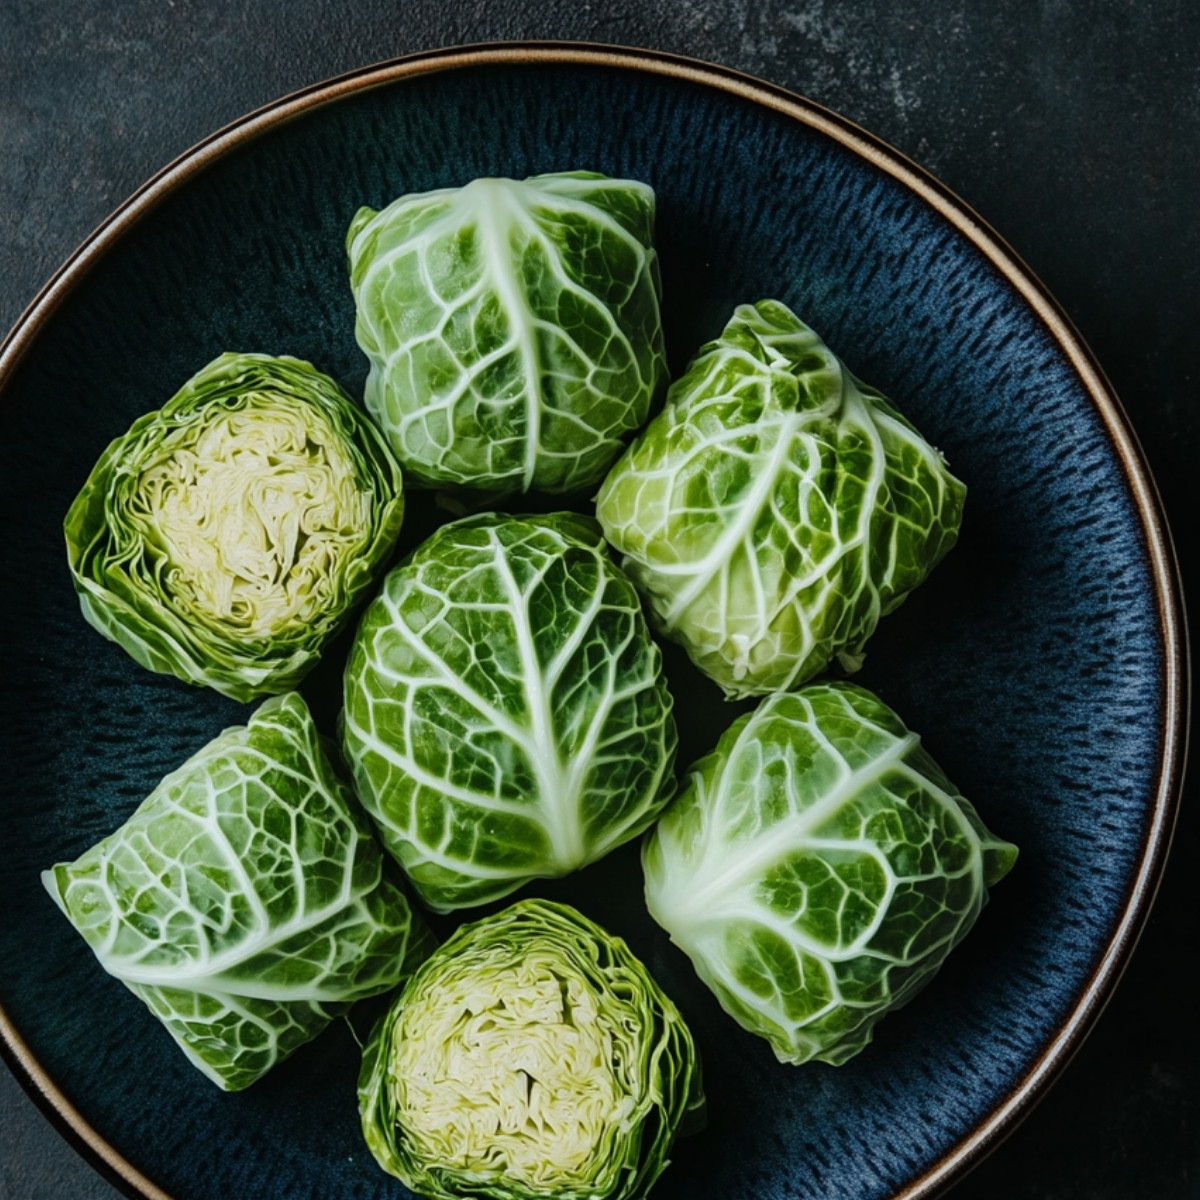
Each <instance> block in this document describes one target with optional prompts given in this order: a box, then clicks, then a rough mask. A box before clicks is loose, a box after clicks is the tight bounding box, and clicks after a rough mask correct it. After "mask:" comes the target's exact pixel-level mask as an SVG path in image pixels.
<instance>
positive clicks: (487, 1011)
mask: <svg viewBox="0 0 1200 1200" xmlns="http://www.w3.org/2000/svg"><path fill="white" fill-rule="evenodd" d="M703 1104H704V1097H703V1091H702V1088H701V1083H700V1071H699V1066H698V1063H697V1058H696V1050H695V1046H694V1044H693V1041H692V1037H691V1034H690V1033H689V1032H688V1029H687V1026H686V1025H685V1024H684V1022H683V1018H682V1017H681V1016H680V1015H679V1012H678V1010H677V1009H676V1008H675V1005H674V1004H672V1003H671V1001H670V1000H669V999H668V998H667V996H666V995H665V994H664V993H663V991H662V990H661V989H660V988H659V986H658V985H657V984H656V983H655V981H654V979H653V978H652V977H651V976H650V974H649V972H648V971H647V970H646V968H645V967H644V966H643V965H642V964H641V962H639V961H638V959H636V958H635V957H634V956H633V954H632V953H630V951H629V948H628V947H627V946H626V945H625V943H624V942H623V941H622V940H621V939H620V938H617V937H613V936H612V935H611V934H608V933H606V932H605V931H604V930H603V929H601V928H600V927H599V926H598V925H596V924H594V923H593V922H592V921H589V920H588V919H587V918H586V917H584V916H582V915H581V914H579V913H578V912H576V911H575V910H574V909H572V908H569V907H567V906H566V905H563V904H554V903H551V902H549V901H545V900H524V901H520V902H519V903H517V904H514V905H512V906H511V907H510V908H507V909H505V910H504V911H502V912H500V913H498V914H496V915H494V916H490V917H485V918H484V919H483V920H480V921H477V922H475V923H473V924H470V925H464V926H462V927H461V928H460V929H459V930H458V932H457V933H455V934H454V935H453V936H452V937H451V938H450V939H449V940H448V941H447V942H446V943H445V944H444V945H443V946H442V947H441V948H440V949H439V950H437V951H436V952H435V953H434V954H433V956H432V957H430V958H429V959H428V960H427V961H426V962H425V963H424V965H423V966H422V967H421V968H420V969H419V970H418V971H417V973H416V974H415V975H414V976H413V978H412V979H411V980H410V981H409V983H408V984H407V985H406V986H405V988H404V990H403V991H402V992H401V993H400V995H399V996H398V997H397V998H396V1000H395V1001H394V1003H393V1005H392V1008H391V1011H390V1012H388V1013H387V1014H386V1016H384V1017H383V1018H382V1020H380V1021H379V1023H378V1024H377V1025H376V1027H375V1029H374V1031H373V1032H372V1034H371V1037H370V1040H369V1041H368V1043H367V1047H366V1050H365V1052H364V1056H363V1066H362V1073H361V1075H360V1077H359V1107H360V1110H361V1113H362V1122H363V1132H364V1133H365V1135H366V1139H367V1144H368V1145H369V1146H370V1148H371V1152H372V1153H373V1154H374V1155H375V1157H376V1159H378V1161H379V1163H380V1165H381V1166H382V1167H383V1168H384V1169H385V1170H386V1171H389V1172H391V1173H392V1174H393V1175H396V1176H398V1177H399V1178H400V1179H402V1180H403V1181H404V1182H405V1183H406V1184H407V1185H408V1186H409V1187H410V1188H412V1189H413V1191H415V1192H417V1193H418V1194H419V1195H421V1196H428V1197H430V1198H431V1200H458V1198H460V1197H461V1198H480V1200H484V1198H487V1200H533V1198H535V1197H554V1198H555V1200H635V1198H637V1197H642V1196H644V1195H645V1194H646V1191H647V1189H648V1188H649V1187H650V1185H651V1184H652V1183H653V1182H654V1180H655V1179H657V1178H658V1176H659V1175H660V1174H661V1173H662V1171H663V1170H664V1168H665V1167H666V1166H667V1155H668V1153H669V1151H670V1148H671V1143H672V1142H673V1141H674V1139H675V1137H676V1134H677V1133H680V1132H690V1131H691V1128H694V1127H695V1126H698V1125H699V1124H700V1123H702V1121H703Z"/></svg>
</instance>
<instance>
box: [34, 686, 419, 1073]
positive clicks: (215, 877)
mask: <svg viewBox="0 0 1200 1200" xmlns="http://www.w3.org/2000/svg"><path fill="white" fill-rule="evenodd" d="M383 864H384V859H383V854H382V851H381V850H380V848H379V845H378V843H377V842H376V841H375V838H374V835H373V833H372V830H371V826H370V822H369V821H368V820H367V818H366V816H365V815H364V814H363V813H362V811H361V809H360V808H359V807H358V804H357V802H356V801H355V800H354V797H353V795H352V794H351V792H350V789H349V788H348V787H347V786H346V785H345V784H344V783H342V781H341V780H339V779H338V778H337V776H336V775H335V774H334V772H333V769H332V767H331V766H330V763H329V759H328V756H327V754H326V751H325V747H324V745H323V744H322V741H321V739H320V737H319V735H318V733H317V730H316V727H315V725H314V724H313V720H312V717H311V716H310V714H309V711H308V707H307V705H306V704H305V703H304V700H303V699H302V698H301V697H300V695H299V694H298V693H296V692H290V693H288V694H286V695H282V696H276V697H272V698H271V699H270V700H267V701H265V702H264V703H263V704H262V705H261V706H260V707H259V708H258V709H257V711H256V712H255V713H254V714H253V715H252V716H251V718H250V720H249V722H248V723H247V724H246V725H245V726H237V727H234V728H231V729H227V730H226V731H225V732H224V733H222V734H220V735H219V736H218V737H217V738H215V739H214V740H213V741H212V742H210V743H209V744H208V745H207V746H205V747H204V749H202V750H200V751H199V752H198V753H197V754H195V755H193V757H192V758H190V759H188V761H187V762H186V763H184V764H183V766H181V767H180V768H179V769H178V770H176V771H173V772H172V773H171V774H170V775H168V776H166V778H165V779H163V781H162V782H161V783H160V784H159V785H158V787H157V788H155V789H154V791H153V792H151V794H150V795H149V796H148V797H147V798H146V799H145V801H143V803H142V804H141V806H140V807H139V808H138V809H137V811H136V812H134V814H133V815H132V816H131V817H130V818H129V820H128V821H126V822H125V824H124V825H122V826H121V828H120V829H118V830H117V831H116V832H115V833H113V834H111V835H110V836H109V837H107V838H105V839H104V840H103V841H101V842H99V843H97V844H96V845H95V846H93V847H92V848H91V849H90V850H88V851H87V852H86V853H84V854H83V855H81V856H80V857H79V858H78V859H76V860H75V861H74V862H71V863H59V864H58V865H57V866H55V867H54V868H53V869H52V870H50V871H47V872H45V873H44V875H43V881H44V882H45V884H46V888H47V890H48V891H49V892H50V894H51V896H52V897H53V898H54V900H55V902H56V903H57V904H58V905H59V907H60V908H61V909H62V911H63V912H64V913H65V914H66V916H67V917H68V919H69V920H70V921H71V923H72V924H73V925H74V926H75V928H76V929H78V931H79V932H80V933H81V934H82V935H83V937H84V938H85V939H86V941H87V943H88V945H89V946H91V948H92V950H93V951H94V952H95V955H96V957H97V958H98V959H99V961H100V964H101V965H102V966H103V967H104V969H105V970H106V971H107V972H108V973H109V974H110V975H113V976H115V977H116V978H117V979H119V980H120V981H121V982H122V983H124V984H125V985H126V987H128V988H129V989H130V990H131V991H132V992H133V993H134V994H135V995H136V996H138V997H140V998H141V999H142V1000H143V1001H144V1002H145V1003H146V1006H147V1007H148V1008H149V1009H150V1011H151V1012H152V1013H154V1015H155V1016H156V1017H158V1019H159V1020H160V1021H161V1022H162V1023H163V1025H164V1026H165V1027H166V1029H167V1031H168V1032H169V1033H170V1035H171V1036H172V1037H173V1038H174V1039H175V1041H176V1042H177V1043H178V1044H179V1046H180V1048H181V1049H182V1050H183V1051H184V1053H185V1054H186V1055H187V1056H188V1058H189V1059H190V1060H191V1061H192V1062H193V1063H194V1064H195V1065H196V1066H197V1067H198V1068H199V1069H200V1070H201V1071H202V1072H203V1073H204V1074H205V1075H207V1076H208V1077H209V1078H210V1079H212V1080H213V1081H214V1082H215V1083H217V1084H218V1085H219V1086H220V1087H221V1088H224V1089H225V1090H227V1091H236V1090H239V1089H241V1088H244V1087H248V1086H249V1085H250V1084H251V1083H253V1082H254V1081H255V1080H256V1079H258V1078H259V1077H260V1076H262V1075H263V1074H264V1073H265V1072H266V1071H268V1070H270V1068H271V1067H272V1066H274V1065H275V1064H276V1063H277V1062H280V1061H281V1060H282V1059H284V1058H286V1057H287V1056H288V1055H289V1054H290V1053H292V1051H294V1050H295V1049H296V1048H297V1047H298V1046H300V1045H302V1044H303V1043H304V1042H307V1041H308V1040H309V1039H311V1038H313V1037H315V1036H316V1035H317V1034H318V1033H319V1032H320V1031H321V1030H322V1029H323V1028H324V1027H325V1026H326V1025H327V1024H328V1023H329V1022H330V1021H331V1020H332V1019H333V1018H334V1017H336V1016H338V1015H339V1014H341V1013H343V1012H345V1011H346V1010H347V1009H348V1008H349V1006H350V1005H351V1004H352V1003H353V1002H354V1001H355V1000H359V999H361V998H363V997H365V996H372V995H375V994H376V993H379V992H384V991H387V990H389V989H390V988H393V987H395V986H396V985H397V984H398V983H399V982H400V981H401V980H403V979H406V978H407V977H408V975H409V974H410V973H411V971H412V970H413V968H414V967H415V966H416V965H417V963H419V962H420V961H421V960H422V959H423V958H424V957H425V956H426V955H427V954H428V953H429V952H430V951H431V950H432V949H433V939H432V935H431V934H430V933H429V932H428V930H427V929H426V928H425V926H424V925H423V923H422V922H421V921H420V920H419V918H417V917H416V916H415V915H414V913H413V911H412V908H411V907H410V905H409V903H408V900H407V899H406V898H405V896H404V894H403V892H402V891H401V890H400V889H399V887H398V886H397V885H396V884H395V883H393V882H392V881H390V880H389V879H387V878H385V876H384V874H383Z"/></svg>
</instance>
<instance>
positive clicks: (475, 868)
mask: <svg viewBox="0 0 1200 1200" xmlns="http://www.w3.org/2000/svg"><path fill="white" fill-rule="evenodd" d="M344 701H345V704H344V708H343V712H342V720H341V726H342V745H343V750H344V752H345V757H346V760H347V761H348V762H349V764H350V767H351V770H352V772H353V777H354V783H355V788H356V790H357V792H358V795H359V797H360V798H361V799H362V801H363V804H364V805H365V806H366V808H367V811H368V812H369V813H370V814H371V816H372V817H373V818H374V819H375V821H376V823H377V825H378V827H379V831H380V834H381V836H382V838H383V842H384V845H385V846H387V848H388V849H389V850H391V852H392V853H393V854H394V855H395V857H396V858H397V859H398V860H399V862H400V863H401V865H402V866H403V867H404V869H405V871H406V872H407V873H408V875H409V878H410V879H411V880H412V883H413V885H414V887H415V888H416V889H417V891H418V892H419V893H420V895H421V898H422V899H423V900H424V901H425V902H426V903H427V904H428V905H430V907H432V908H434V909H435V910H437V911H439V912H446V911H449V910H450V909H455V908H463V907H467V906H470V905H474V904H482V903H484V902H486V901H489V900H495V899H499V898H500V897H502V896H505V895H507V894H509V893H510V892H512V891H513V890H515V889H516V888H518V887H520V886H521V885H522V884H523V883H525V882H527V881H528V880H530V879H534V878H539V877H554V876H559V875H565V874H567V873H568V872H570V871H574V870H575V869H576V868H578V867H582V866H584V865H585V864H587V863H590V862H594V861H595V860H596V859H598V858H600V857H602V856H603V855H605V854H607V853H608V852H609V851H610V850H612V849H614V848H615V847H616V846H619V845H620V844H621V843H623V842H626V841H628V840H629V839H630V838H633V837H635V836H636V835H637V834H639V833H641V832H642V831H643V830H644V829H645V828H646V827H647V826H648V825H650V823H651V822H652V821H653V820H654V818H655V817H656V816H657V815H658V813H659V812H660V811H661V809H662V807H663V805H664V804H666V802H667V800H668V799H669V798H670V796H671V794H672V792H673V790H674V777H673V774H672V771H673V765H674V757H675V747H676V730H675V722H674V717H673V715H672V702H671V696H670V693H669V692H668V691H667V686H666V682H665V680H664V679H663V677H662V671H661V655H660V652H659V649H658V647H657V646H656V645H655V643H654V641H653V639H652V638H651V636H650V631H649V628H648V626H647V625H646V621H645V618H644V617H643V615H642V610H641V606H640V603H639V600H638V596H637V592H636V591H635V590H634V588H633V585H632V584H631V583H630V582H629V580H628V579H626V578H625V576H624V575H623V574H622V573H621V572H620V570H619V569H618V568H617V567H616V566H615V564H614V563H613V562H612V560H611V558H610V556H609V553H608V549H607V547H606V546H605V544H604V540H603V538H602V537H601V536H600V532H599V530H598V529H597V527H596V525H595V522H594V521H591V520H589V519H588V518H586V517H581V516H576V515H574V514H571V513H556V514H552V515H549V516H534V517H511V516H499V515H495V514H483V515H477V516H473V517H468V518H465V519H463V520H460V521H456V522H454V523H452V524H449V525H446V526H443V527H442V528H441V529H440V530H438V531H437V532H436V533H435V534H434V535H433V536H432V537H431V538H429V539H428V540H427V541H425V542H424V543H423V544H422V545H421V546H420V547H418V548H417V550H416V551H415V552H414V553H413V555H412V556H411V557H410V558H409V559H408V560H407V561H406V562H405V563H402V564H401V565H400V566H399V567H396V568H395V569H394V570H393V571H392V572H391V573H390V574H389V575H388V577H387V579H386V580H385V581H384V585H383V588H382V589H381V592H380V595H379V596H377V597H376V599H375V600H374V601H373V602H372V603H371V605H370V606H369V607H368V608H367V611H366V612H365V613H364V615H363V619H362V622H361V624H360V626H359V629H358V633H357V635H356V637H355V641H354V645H353V647H352V649H351V652H350V657H349V661H348V663H347V666H346V673H345V683H344Z"/></svg>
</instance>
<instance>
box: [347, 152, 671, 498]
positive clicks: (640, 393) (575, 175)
mask: <svg viewBox="0 0 1200 1200" xmlns="http://www.w3.org/2000/svg"><path fill="white" fill-rule="evenodd" d="M653 235H654V192H653V191H652V190H651V189H650V188H649V187H647V186H646V185H645V184H644V183H638V182H636V181H633V180H625V179H608V178H606V177H604V176H602V175H596V174H593V173H589V172H583V171H575V172H570V173H563V174H554V175H538V176H534V177H533V178H530V179H526V180H522V181H517V180H513V179H476V180H474V181H473V182H472V183H469V184H467V185H466V186H465V187H462V188H446V189H441V190H439V191H433V192H425V193H421V194H417V195H409V196H401V197H400V198H399V199H398V200H396V201H394V202H393V203H392V204H390V205H388V207H387V208H385V209H383V210H382V211H381V212H375V211H373V210H372V209H369V208H364V209H360V210H359V212H358V214H357V215H356V216H355V218H354V221H353V223H352V224H351V226H350V230H349V233H348V235H347V241H346V245H347V250H348V253H349V258H350V282H351V287H352V289H353V292H354V299H355V304H356V306H357V311H358V319H357V325H356V332H357V336H358V343H359V345H360V346H361V347H362V350H363V352H364V353H365V354H366V355H367V357H368V358H369V359H370V362H371V371H370V375H369V377H368V379H367V388H366V403H367V408H368V410H369V411H370V412H371V414H372V416H374V417H375V419H376V421H377V422H378V423H379V425H380V427H381V428H382V429H383V430H384V432H385V433H386V434H387V436H388V438H389V439H390V441H391V444H392V448H393V449H394V450H395V451H396V454H397V456H398V457H399V459H400V461H401V462H402V463H403V464H404V468H405V470H406V472H407V473H408V475H409V477H410V479H412V480H416V481H418V482H420V483H422V484H424V485H426V486H429V487H446V488H465V489H468V490H471V491H474V492H481V493H485V494H492V495H496V494H501V493H509V492H518V491H529V490H530V489H537V490H540V491H546V492H556V493H566V492H574V491H578V490H580V489H582V488H588V487H592V486H593V485H595V484H596V483H598V482H599V481H600V478H601V477H602V476H603V474H604V472H605V471H606V470H607V469H608V467H609V465H610V464H611V463H612V461H613V459H614V458H615V457H616V456H617V455H618V454H619V453H620V451H621V449H622V445H623V439H624V438H625V436H626V435H627V434H629V433H630V432H632V431H633V430H635V429H637V428H639V427H640V426H641V425H642V424H643V423H644V422H645V420H646V418H647V416H648V415H649V412H650V406H651V404H652V403H653V402H655V401H656V400H657V399H658V397H659V393H660V391H661V388H662V387H663V386H665V384H666V358H665V354H664V350H663V335H662V324H661V321H660V317H659V307H658V301H659V290H660V287H659V275H658V259H657V255H656V253H655V251H654V248H653V244H652V243H653Z"/></svg>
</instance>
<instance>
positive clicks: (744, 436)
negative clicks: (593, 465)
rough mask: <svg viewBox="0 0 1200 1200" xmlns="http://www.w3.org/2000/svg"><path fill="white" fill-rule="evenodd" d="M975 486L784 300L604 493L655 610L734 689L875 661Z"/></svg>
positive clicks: (625, 554) (628, 459) (746, 310)
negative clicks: (870, 648) (880, 631)
mask: <svg viewBox="0 0 1200 1200" xmlns="http://www.w3.org/2000/svg"><path fill="white" fill-rule="evenodd" d="M965 493H966V489H965V487H964V486H963V485H962V484H961V483H960V482H959V481H958V480H957V479H955V478H954V476H953V475H951V474H950V472H949V470H948V469H947V466H946V463H945V460H944V459H943V458H942V456H941V454H940V453H939V452H938V451H937V450H935V449H934V448H933V447H932V446H931V445H930V444H929V443H928V442H927V441H926V440H925V439H924V438H923V437H922V436H921V435H920V434H919V433H918V432H917V430H916V429H914V428H913V426H912V425H911V424H910V423H909V422H908V421H907V420H905V418H904V417H902V416H901V415H900V414H899V413H898V412H897V411H896V409H895V408H894V407H893V406H892V404H891V403H890V402H889V401H888V400H887V399H886V398H885V397H884V396H882V395H881V394H880V393H879V392H877V391H876V390H875V389H874V388H871V387H868V386H867V385H866V384H864V383H861V382H860V381H859V380H857V379H855V378H854V376H853V375H851V374H850V372H849V371H848V370H847V369H846V368H845V366H844V365H843V364H842V363H841V362H840V361H839V360H838V359H837V358H836V357H835V356H834V355H833V354H832V353H831V352H830V350H829V349H828V348H827V347H826V346H825V344H824V343H823V342H822V341H821V339H820V338H819V337H818V336H817V335H816V334H815V333H814V332H813V331H812V330H811V329H809V328H808V326H807V325H805V324H804V323H803V322H802V321H800V320H799V319H798V318H797V317H796V316H795V315H794V314H793V313H792V312H790V311H789V310H788V309H787V308H786V307H785V306H784V305H782V304H780V303H778V302H777V301H774V300H763V301H761V302H760V303H758V304H756V305H753V306H751V305H743V306H742V307H740V308H738V309H737V310H736V311H735V312H734V314H733V317H732V319H731V320H730V322H729V324H728V325H727V326H726V328H725V330H724V332H723V333H722V334H721V336H720V337H719V338H717V340H716V341H713V342H710V343H709V344H708V345H707V346H705V347H704V348H703V349H702V350H701V351H700V354H699V355H698V357H697V358H696V359H695V360H694V361H693V362H692V364H691V366H689V367H688V369H687V371H686V372H685V374H684V375H682V376H681V377H680V378H679V379H677V380H676V381H675V382H674V383H673V384H672V386H671V390H670V392H669V393H668V396H667V403H666V407H665V408H664V409H663V411H662V412H661V413H660V414H659V415H658V416H657V417H656V418H655V419H654V420H653V421H651V423H650V424H649V425H648V426H647V428H646V429H645V431H644V432H643V433H642V434H641V435H640V437H638V439H637V440H636V441H635V442H634V443H633V445H632V446H631V447H630V448H629V450H628V451H627V452H626V453H625V455H624V456H623V457H622V458H621V459H620V461H619V462H618V463H617V464H616V466H615V467H613V469H612V471H611V472H610V473H609V475H608V477H607V479H605V481H604V484H603V486H602V487H601V489H600V494H599V496H598V498H597V502H596V516H597V517H598V518H599V521H600V524H601V526H602V527H603V529H604V535H605V537H607V538H608V540H609V541H610V542H611V543H612V544H613V546H615V547H616V549H617V550H618V551H620V553H621V555H622V558H621V565H622V567H624V569H625V570H626V571H627V572H628V573H629V576H630V578H631V579H632V580H633V581H634V583H635V584H637V586H638V588H639V589H640V590H641V592H642V594H643V595H644V596H645V598H646V601H647V604H648V606H649V608H650V613H651V618H652V620H653V621H654V623H655V624H656V626H657V627H658V628H659V629H660V630H661V631H662V632H663V633H664V634H666V636H667V637H670V638H672V639H674V640H675V641H678V642H680V643H681V644H682V645H683V646H684V647H685V648H686V649H687V652H688V654H689V655H690V657H691V658H692V661H693V662H695V664H696V665H697V666H698V667H699V668H700V669H701V670H702V671H704V672H705V673H706V674H707V675H709V676H710V677H711V678H712V679H714V680H715V681H716V682H717V683H719V684H720V685H721V687H722V688H724V690H725V691H726V693H727V694H728V695H730V696H733V697H741V696H750V695H761V694H764V693H767V692H772V691H775V690H777V689H779V688H788V687H794V686H796V685H798V684H801V683H803V682H804V681H805V680H807V679H810V678H811V677H812V676H814V675H816V674H818V673H819V672H820V671H822V670H823V669H824V668H825V667H826V666H827V665H828V664H829V662H830V661H831V660H832V659H833V658H834V656H835V655H837V656H839V657H840V658H841V660H842V662H843V665H845V666H846V667H847V668H850V669H853V668H854V667H855V666H856V665H858V663H859V662H860V661H861V657H862V653H863V648H864V646H865V645H866V642H867V639H868V638H869V637H870V636H871V634H872V633H873V632H874V630H875V626H876V624H877V623H878V621H879V618H880V617H882V616H883V615H885V614H886V613H888V612H891V610H892V609H894V608H895V607H896V606H897V605H898V604H899V603H900V602H901V601H902V600H903V599H904V598H905V596H907V595H908V593H909V592H910V591H912V589H913V588H915V587H916V586H917V585H918V584H919V583H921V581H922V580H923V579H924V578H925V577H926V575H928V573H929V572H930V571H931V570H932V569H933V567H934V566H935V565H936V564H937V563H938V562H939V561H940V559H941V558H942V556H943V555H944V554H945V553H946V552H947V551H948V550H949V549H950V547H951V546H952V545H953V544H954V542H955V539H956V538H957V536H958V527H959V523H960V521H961V519H962V508H963V499H964V496H965Z"/></svg>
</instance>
